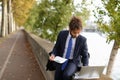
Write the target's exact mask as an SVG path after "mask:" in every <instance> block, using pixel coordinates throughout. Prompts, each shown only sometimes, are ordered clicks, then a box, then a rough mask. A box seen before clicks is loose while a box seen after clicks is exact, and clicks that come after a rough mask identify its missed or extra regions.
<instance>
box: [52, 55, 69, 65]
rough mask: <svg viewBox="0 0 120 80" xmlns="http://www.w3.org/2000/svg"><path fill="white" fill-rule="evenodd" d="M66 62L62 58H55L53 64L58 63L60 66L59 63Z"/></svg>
mask: <svg viewBox="0 0 120 80" xmlns="http://www.w3.org/2000/svg"><path fill="white" fill-rule="evenodd" d="M66 60H67V59H65V58H62V57H60V56H56V57H55V59H54V61H55V62H57V63H60V64H61V63H64V62H65V61H66Z"/></svg>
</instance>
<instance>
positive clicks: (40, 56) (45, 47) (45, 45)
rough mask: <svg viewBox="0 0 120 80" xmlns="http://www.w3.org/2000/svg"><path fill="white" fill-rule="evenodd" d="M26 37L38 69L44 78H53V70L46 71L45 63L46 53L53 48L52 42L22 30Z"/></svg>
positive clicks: (51, 79) (47, 79)
mask: <svg viewBox="0 0 120 80" xmlns="http://www.w3.org/2000/svg"><path fill="white" fill-rule="evenodd" d="M24 32H25V34H26V37H27V39H28V41H29V43H30V45H31V47H32V51H33V53H34V54H35V57H36V60H37V62H38V64H39V66H40V69H41V71H42V73H43V75H44V77H45V79H46V80H54V72H53V71H46V63H47V60H48V58H49V55H48V53H49V52H50V51H51V50H52V48H53V45H54V44H53V43H50V42H49V41H47V40H44V39H41V38H40V37H38V36H36V35H34V34H31V33H28V32H26V31H24Z"/></svg>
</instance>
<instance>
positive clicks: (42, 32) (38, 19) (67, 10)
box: [26, 0, 81, 42]
mask: <svg viewBox="0 0 120 80" xmlns="http://www.w3.org/2000/svg"><path fill="white" fill-rule="evenodd" d="M35 9H36V10H35ZM35 9H33V10H32V11H35V12H32V11H31V12H32V14H31V15H30V17H29V19H28V21H27V23H26V24H27V25H26V27H27V26H29V27H30V26H31V21H32V23H33V24H32V26H31V27H32V30H33V32H34V33H36V34H38V35H39V36H40V37H42V38H45V39H48V40H50V41H52V42H54V41H55V40H56V37H57V36H56V35H57V34H58V33H59V31H60V30H63V29H66V28H67V26H68V23H69V20H70V18H71V17H72V16H73V14H72V13H73V12H74V11H75V15H78V14H77V13H81V12H79V11H76V10H75V6H74V4H73V0H67V1H65V0H41V1H40V3H39V4H38V5H36V8H35ZM37 13H38V14H37ZM33 16H34V17H33Z"/></svg>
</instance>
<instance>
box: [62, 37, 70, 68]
mask: <svg viewBox="0 0 120 80" xmlns="http://www.w3.org/2000/svg"><path fill="white" fill-rule="evenodd" d="M71 49H72V38H70V39H69V42H68V48H67V52H66V56H65V58H66V59H69V57H70V53H71ZM67 63H68V60H67V61H66V62H64V63H63V64H62V70H64V68H65V67H66V65H67Z"/></svg>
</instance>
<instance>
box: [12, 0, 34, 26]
mask: <svg viewBox="0 0 120 80" xmlns="http://www.w3.org/2000/svg"><path fill="white" fill-rule="evenodd" d="M34 2H35V0H12V12H13V16H14V20H15V22H16V24H17V25H19V26H22V25H23V24H24V23H25V22H26V20H27V18H28V16H29V11H30V9H31V8H32V6H33V4H34Z"/></svg>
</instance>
